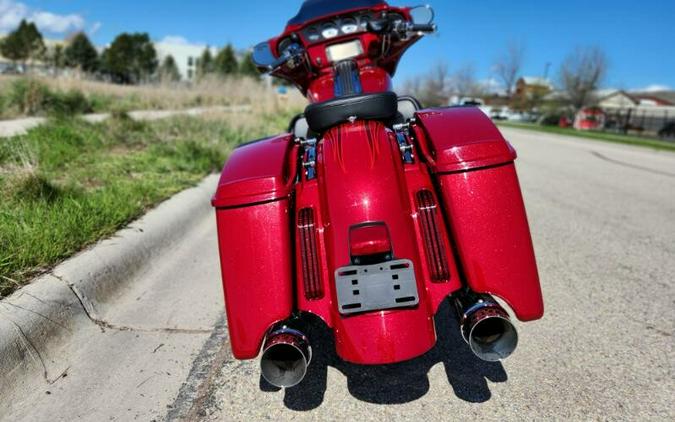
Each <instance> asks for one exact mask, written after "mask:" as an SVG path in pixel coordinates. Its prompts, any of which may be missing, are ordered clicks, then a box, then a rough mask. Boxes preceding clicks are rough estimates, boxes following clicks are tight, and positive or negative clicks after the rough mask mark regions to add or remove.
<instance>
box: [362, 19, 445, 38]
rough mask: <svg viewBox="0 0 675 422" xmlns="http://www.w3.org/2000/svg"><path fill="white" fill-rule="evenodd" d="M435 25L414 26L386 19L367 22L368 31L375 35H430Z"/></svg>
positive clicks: (410, 23)
mask: <svg viewBox="0 0 675 422" xmlns="http://www.w3.org/2000/svg"><path fill="white" fill-rule="evenodd" d="M436 28H437V27H436V24H433V23H428V24H415V23H412V22H404V21H400V20H397V21H391V20H389V19H387V18H384V19H380V20H375V21H370V22H368V30H369V31H371V32H374V33H376V34H384V33H388V32H389V33H396V34H400V35H406V34H410V33H420V32H426V33H432V32H436Z"/></svg>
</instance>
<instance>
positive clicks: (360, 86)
mask: <svg viewBox="0 0 675 422" xmlns="http://www.w3.org/2000/svg"><path fill="white" fill-rule="evenodd" d="M432 20H433V11H432V10H431V8H429V7H418V8H398V7H392V6H389V5H388V4H387V3H386V2H385V1H381V0H343V1H339V2H337V1H333V0H308V1H305V2H304V4H303V5H302V7H301V9H300V12H299V13H298V14H297V16H295V17H294V18H293V19H291V20H290V21H289V22H288V25H287V26H286V29H285V31H284V33H283V34H281V35H280V36H279V37H277V38H273V39H271V40H269V41H267V42H264V43H262V44H260V45H258V46H257V47H255V50H254V61H255V63H256V65H257V66H259V68H260V69H261V70H263V71H266V72H270V73H271V74H272V75H274V76H276V77H279V78H283V79H286V80H288V81H290V82H292V83H293V84H295V86H296V87H297V88H298V89H300V90H301V91H302V92H303V93H304V94H306V96H307V98H308V99H309V101H310V103H311V104H310V105H309V106H308V107H307V108H306V110H305V113H304V114H303V115H300V116H298V117H296V118H295V119H294V120H293V121H292V122H291V125H290V129H289V133H286V134H283V135H279V136H275V137H271V138H267V139H262V140H258V141H253V142H251V143H248V144H245V145H242V146H240V147H239V148H237V149H236V150H235V151H234V152H233V153H232V155H231V157H230V159H229V161H228V162H227V164H226V165H225V167H224V169H223V172H222V175H221V178H220V182H219V185H218V189H217V192H216V194H215V196H214V198H213V205H214V207H215V208H216V214H217V226H218V239H219V246H220V261H221V268H222V279H223V286H224V291H225V304H226V309H227V319H228V328H229V333H230V342H231V345H232V352H233V354H234V356H235V357H236V358H237V359H252V358H255V357H256V356H258V354H259V352H260V351H261V350H262V358H261V370H262V375H263V377H264V378H265V379H266V380H267V381H269V382H270V383H271V384H273V385H275V386H278V387H291V386H294V385H296V384H298V383H299V382H300V381H301V380H302V379H303V377H304V375H305V373H306V370H307V366H308V365H309V363H310V361H311V357H312V349H311V346H310V339H309V338H308V337H307V336H306V335H305V334H303V332H302V331H301V328H299V327H301V326H302V325H301V324H300V323H301V322H302V321H303V319H305V318H307V315H308V314H314V315H316V316H318V317H319V318H320V319H321V320H323V322H324V323H325V324H326V326H327V327H328V328H330V329H331V330H332V332H333V334H334V337H335V345H336V351H337V354H338V356H340V357H341V358H342V359H344V360H345V361H349V362H353V363H357V364H364V365H375V364H387V363H394V362H400V361H404V360H408V359H412V358H414V357H417V356H420V355H422V354H424V353H425V352H427V351H429V350H430V349H431V348H432V347H433V346H434V344H435V342H436V331H435V327H434V315H435V314H436V311H437V310H438V307H439V306H440V305H441V303H442V302H443V301H444V300H445V299H446V298H447V297H448V296H451V298H452V300H453V301H454V304H455V305H456V306H455V307H456V309H457V315H458V319H459V322H460V327H461V333H462V336H463V338H464V339H465V340H466V342H467V343H468V345H469V347H470V348H471V350H472V351H473V352H474V353H475V354H476V355H477V356H478V357H479V358H481V359H484V360H488V361H497V360H501V359H503V358H506V357H507V356H509V355H510V354H511V353H512V352H513V351H514V349H515V348H516V345H517V342H518V335H517V333H516V329H515V327H514V326H513V324H512V323H511V321H510V319H509V314H508V313H507V311H506V310H505V309H504V308H503V307H502V306H501V305H500V304H499V303H498V302H497V301H496V300H495V299H494V298H493V297H492V296H491V295H494V296H496V297H499V298H500V299H502V300H503V301H504V302H505V303H506V304H508V306H509V307H510V308H511V310H512V311H513V312H514V313H515V315H516V317H517V318H518V319H519V320H521V321H531V320H535V319H538V318H541V317H542V315H543V311H544V309H543V301H542V295H541V289H540V286H539V279H538V275H537V267H536V262H535V257H534V252H533V248H532V241H531V238H530V231H529V227H528V223H527V217H526V214H525V208H524V206H523V199H522V195H521V191H520V187H519V183H518V178H517V176H516V170H515V167H514V160H515V158H516V153H515V151H514V149H513V147H512V146H511V145H510V144H509V143H508V142H507V141H506V140H504V138H503V137H502V135H501V133H500V132H499V130H498V129H497V128H496V127H495V126H494V125H493V123H492V122H491V121H490V119H489V118H488V117H486V116H485V115H484V114H483V113H482V112H481V111H480V110H478V109H477V108H472V107H448V108H434V109H421V107H420V104H419V103H418V101H417V100H415V99H414V98H411V97H399V96H397V95H396V94H395V93H394V92H392V83H391V76H393V74H394V72H395V71H396V66H397V64H398V61H399V59H400V58H401V56H402V55H403V53H404V52H405V51H406V50H407V49H408V48H409V47H410V46H411V45H413V44H414V43H415V42H417V41H418V40H420V39H421V37H422V36H423V35H424V34H425V33H431V32H434V31H435V29H436V27H435V25H434V24H433V23H432Z"/></svg>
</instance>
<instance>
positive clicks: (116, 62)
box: [101, 33, 157, 84]
mask: <svg viewBox="0 0 675 422" xmlns="http://www.w3.org/2000/svg"><path fill="white" fill-rule="evenodd" d="M101 62H102V66H103V70H104V71H105V72H106V73H107V74H108V75H109V76H110V77H111V79H112V80H113V81H115V82H119V83H124V84H128V83H138V82H141V81H143V80H147V79H149V78H150V76H152V75H153V74H154V73H155V71H156V70H157V52H156V51H155V47H154V46H153V45H152V42H151V41H150V37H149V36H148V34H147V33H134V34H128V33H123V34H120V35H118V36H117V37H116V38H115V40H114V41H113V43H112V44H111V45H110V47H108V48H107V49H106V50H105V51H104V52H103V55H102V56H101Z"/></svg>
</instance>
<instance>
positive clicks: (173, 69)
mask: <svg viewBox="0 0 675 422" xmlns="http://www.w3.org/2000/svg"><path fill="white" fill-rule="evenodd" d="M158 73H159V79H160V80H161V81H162V82H178V81H180V71H179V70H178V65H176V60H175V59H174V58H173V56H172V55H170V54H169V55H168V56H166V57H164V60H163V61H162V64H161V65H160V66H159V72H158Z"/></svg>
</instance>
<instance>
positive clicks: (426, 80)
mask: <svg viewBox="0 0 675 422" xmlns="http://www.w3.org/2000/svg"><path fill="white" fill-rule="evenodd" d="M413 85H414V86H415V87H416V89H417V90H419V91H420V92H419V93H418V94H417V96H418V99H419V101H421V102H422V104H423V105H424V106H426V107H438V106H443V105H447V103H448V65H447V64H446V63H444V62H442V61H439V62H437V63H436V64H435V65H434V67H432V68H431V70H430V71H429V73H427V74H426V75H425V76H424V77H423V80H422V82H416V83H414V82H411V83H410V84H409V87H412V86H413ZM420 86H421V88H420Z"/></svg>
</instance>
